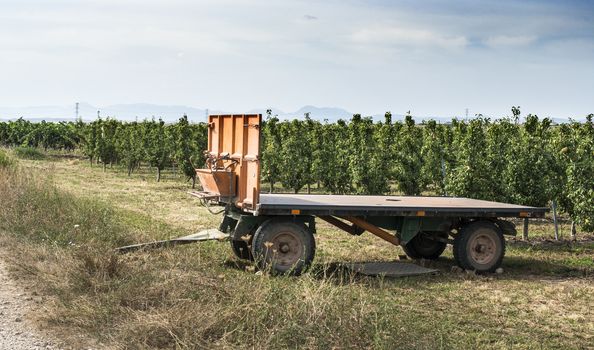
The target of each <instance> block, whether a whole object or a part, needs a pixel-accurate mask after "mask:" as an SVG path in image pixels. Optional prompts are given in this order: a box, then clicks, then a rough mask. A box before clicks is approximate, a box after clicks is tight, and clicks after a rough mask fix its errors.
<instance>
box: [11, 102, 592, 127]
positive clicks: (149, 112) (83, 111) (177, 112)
mask: <svg viewBox="0 0 594 350" xmlns="http://www.w3.org/2000/svg"><path fill="white" fill-rule="evenodd" d="M78 107H79V108H78V114H79V116H80V117H82V119H83V120H85V121H89V120H94V119H96V118H97V112H98V111H99V115H100V116H101V117H102V118H107V117H112V118H115V119H119V120H127V121H132V120H135V119H138V120H143V119H150V118H153V117H154V118H155V119H158V118H162V119H163V120H164V121H165V122H169V123H171V122H175V121H177V120H178V119H179V118H180V117H181V116H183V115H184V114H186V115H187V116H188V119H189V120H190V121H192V122H202V121H205V120H206V114H207V113H209V114H224V113H229V112H228V111H227V112H225V111H217V110H207V109H200V108H195V107H190V106H178V105H155V104H149V103H134V104H116V105H111V106H105V107H96V106H93V105H91V104H88V103H84V102H82V103H79V106H78ZM266 110H267V109H266V108H255V109H252V110H249V111H245V112H244V113H246V114H247V113H249V114H251V113H259V114H262V115H263V116H265V115H266ZM306 113H309V116H310V117H311V118H312V119H314V120H319V121H324V120H327V121H328V122H330V123H332V122H336V121H337V120H338V119H344V120H350V119H351V118H352V116H353V114H354V113H353V112H350V111H347V110H345V109H342V108H338V107H317V106H311V105H307V106H303V107H301V108H299V109H298V110H296V111H294V112H284V111H282V110H280V109H277V108H272V115H276V116H278V118H279V119H281V120H290V119H295V118H297V119H303V118H304V117H305V114H306ZM361 115H362V116H364V117H367V116H371V117H372V119H373V120H374V121H375V122H380V121H384V114H383V113H382V114H366V113H361ZM20 117H23V118H25V119H28V120H31V121H41V120H45V121H54V122H55V121H72V120H75V119H76V112H75V106H74V104H73V105H72V106H36V107H0V121H2V120H14V119H18V118H20ZM414 118H415V120H416V121H417V123H421V122H422V121H423V120H431V119H434V120H437V121H438V122H440V123H449V122H451V120H452V118H451V117H440V116H430V117H421V116H414ZM551 119H552V120H553V122H555V123H557V124H559V123H567V122H568V119H566V118H551ZM392 120H393V121H402V120H404V115H402V114H392ZM576 120H577V121H583V120H585V117H583V118H577V119H576Z"/></svg>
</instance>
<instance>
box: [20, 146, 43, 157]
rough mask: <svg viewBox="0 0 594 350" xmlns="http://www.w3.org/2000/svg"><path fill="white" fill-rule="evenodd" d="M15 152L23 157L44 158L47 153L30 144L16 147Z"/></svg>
mask: <svg viewBox="0 0 594 350" xmlns="http://www.w3.org/2000/svg"><path fill="white" fill-rule="evenodd" d="M14 154H15V155H16V156H17V157H19V158H21V159H33V160H38V159H44V158H45V154H44V153H43V152H41V151H40V150H39V149H37V148H34V147H29V146H19V147H15V149H14Z"/></svg>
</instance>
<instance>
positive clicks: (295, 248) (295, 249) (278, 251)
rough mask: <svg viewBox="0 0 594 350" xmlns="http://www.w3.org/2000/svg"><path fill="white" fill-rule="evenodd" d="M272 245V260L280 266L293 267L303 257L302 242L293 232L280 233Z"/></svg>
mask: <svg viewBox="0 0 594 350" xmlns="http://www.w3.org/2000/svg"><path fill="white" fill-rule="evenodd" d="M271 243H272V255H271V258H272V260H274V261H275V262H276V263H277V264H279V265H283V266H292V265H294V264H296V263H297V262H299V259H301V256H302V255H303V246H302V244H301V240H300V239H299V237H298V236H297V235H296V234H294V233H293V232H280V233H278V234H277V235H276V236H275V237H274V238H273V239H272V242H271Z"/></svg>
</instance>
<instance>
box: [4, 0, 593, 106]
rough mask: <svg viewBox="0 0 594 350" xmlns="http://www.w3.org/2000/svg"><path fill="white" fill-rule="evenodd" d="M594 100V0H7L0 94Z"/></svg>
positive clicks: (206, 100)
mask: <svg viewBox="0 0 594 350" xmlns="http://www.w3.org/2000/svg"><path fill="white" fill-rule="evenodd" d="M77 101H78V102H87V103H91V104H94V105H110V104H127V103H152V104H160V105H188V106H194V107H199V108H209V109H212V110H223V111H228V112H238V113H241V112H246V111H248V110H251V109H254V108H269V107H274V108H278V109H281V110H284V111H292V110H297V109H298V108H300V107H301V106H303V105H315V106H328V107H340V108H344V109H346V110H349V111H351V112H355V113H361V114H364V115H371V114H377V113H383V112H385V111H391V112H392V113H394V114H404V113H406V112H407V111H411V113H412V114H413V115H419V116H441V117H451V116H464V114H465V113H466V109H468V111H469V112H468V113H469V114H470V115H474V114H476V113H481V114H483V115H486V116H492V117H502V116H505V115H510V114H511V113H510V108H511V106H520V107H521V110H522V112H523V113H534V114H538V115H539V116H543V117H544V116H550V117H565V118H567V117H574V118H575V117H583V116H585V115H587V114H589V113H594V1H577V0H567V1H547V0H542V1H531V0H522V1H512V0H498V1H491V0H484V1H474V0H472V1H471V0H427V1H418V0H410V1H396V0H395V1H385V0H369V1H363V0H342V1H341V0H326V1H309V0H303V1H284V0H253V1H240V0H212V1H210V0H205V1H201V0H194V1H184V0H95V1H91V0H89V1H87V0H71V1H68V0H53V1H47V0H18V1H16V0H15V1H7V0H0V106H3V107H6V106H10V107H14V106H39V105H71V104H72V105H73V104H74V103H75V102H77Z"/></svg>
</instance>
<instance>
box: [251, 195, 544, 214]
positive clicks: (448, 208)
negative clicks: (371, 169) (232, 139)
mask: <svg viewBox="0 0 594 350" xmlns="http://www.w3.org/2000/svg"><path fill="white" fill-rule="evenodd" d="M547 210H548V209H547V208H538V207H530V206H523V205H515V204H508V203H500V202H491V201H485V200H478V199H470V198H460V197H428V196H361V195H319V194H281V193H273V194H261V195H260V202H259V204H258V206H257V208H256V215H293V214H295V213H297V212H298V213H299V214H300V215H316V216H319V215H337V216H344V215H387V216H440V217H443V216H450V217H451V216H458V217H532V218H534V217H543V216H544V214H545V213H546V212H547Z"/></svg>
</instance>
